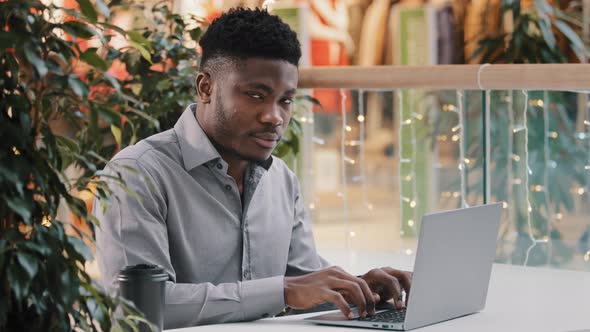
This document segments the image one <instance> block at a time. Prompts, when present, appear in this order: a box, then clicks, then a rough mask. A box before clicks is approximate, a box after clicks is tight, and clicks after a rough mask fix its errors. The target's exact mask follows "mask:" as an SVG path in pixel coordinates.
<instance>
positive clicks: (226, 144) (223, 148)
mask: <svg viewBox="0 0 590 332" xmlns="http://www.w3.org/2000/svg"><path fill="white" fill-rule="evenodd" d="M215 99H216V105H217V107H216V108H215V113H214V118H215V125H214V128H215V133H216V135H215V142H213V144H214V145H215V147H216V148H217V149H218V150H220V152H225V153H227V154H231V155H233V156H234V157H237V158H238V159H241V160H245V161H248V162H262V161H266V160H267V159H268V157H267V158H259V157H255V156H251V155H246V154H244V153H242V152H240V151H239V150H238V149H236V148H235V147H234V145H233V142H234V140H244V139H248V138H249V134H247V136H246V137H236V136H235V135H236V131H235V130H233V128H232V127H231V126H229V124H231V123H232V116H231V115H230V114H231V112H229V111H228V110H227V109H226V108H225V105H224V103H223V98H222V97H221V95H220V94H217V96H216V98H215ZM264 132H276V130H274V129H273V128H272V127H270V128H267V129H266V130H264ZM228 137H229V138H231V139H230V140H229V141H228V140H227V138H228Z"/></svg>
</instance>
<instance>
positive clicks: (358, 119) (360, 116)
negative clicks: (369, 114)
mask: <svg viewBox="0 0 590 332" xmlns="http://www.w3.org/2000/svg"><path fill="white" fill-rule="evenodd" d="M356 119H357V121H358V122H365V116H364V115H362V114H361V115H359V116H357V117H356Z"/></svg>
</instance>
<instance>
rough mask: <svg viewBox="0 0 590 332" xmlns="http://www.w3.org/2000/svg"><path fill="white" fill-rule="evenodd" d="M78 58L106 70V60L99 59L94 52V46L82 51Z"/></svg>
mask: <svg viewBox="0 0 590 332" xmlns="http://www.w3.org/2000/svg"><path fill="white" fill-rule="evenodd" d="M80 59H81V60H82V61H84V62H86V63H87V64H89V65H92V66H94V67H97V68H99V69H100V70H102V71H107V69H108V68H109V66H108V64H107V62H106V61H104V60H103V59H101V58H100V57H99V56H98V54H96V49H95V48H89V49H87V50H86V51H84V53H82V54H80Z"/></svg>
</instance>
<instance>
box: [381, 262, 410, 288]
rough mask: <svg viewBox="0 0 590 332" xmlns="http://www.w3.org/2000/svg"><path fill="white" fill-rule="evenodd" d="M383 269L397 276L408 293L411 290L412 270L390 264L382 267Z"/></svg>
mask: <svg viewBox="0 0 590 332" xmlns="http://www.w3.org/2000/svg"><path fill="white" fill-rule="evenodd" d="M381 270H383V271H385V273H387V274H389V275H390V276H393V277H395V278H397V280H399V282H400V284H401V285H402V287H403V288H404V291H406V293H409V292H410V288H411V287H412V272H407V271H401V270H396V269H394V268H392V267H389V266H387V267H384V268H381Z"/></svg>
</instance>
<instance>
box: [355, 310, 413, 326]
mask: <svg viewBox="0 0 590 332" xmlns="http://www.w3.org/2000/svg"><path fill="white" fill-rule="evenodd" d="M405 318H406V309H400V310H392V309H390V310H386V311H382V312H377V314H376V315H375V316H367V317H365V318H362V317H359V318H358V320H359V321H362V322H378V323H403V322H404V320H405Z"/></svg>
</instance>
